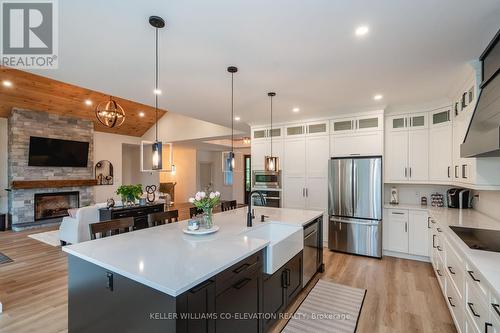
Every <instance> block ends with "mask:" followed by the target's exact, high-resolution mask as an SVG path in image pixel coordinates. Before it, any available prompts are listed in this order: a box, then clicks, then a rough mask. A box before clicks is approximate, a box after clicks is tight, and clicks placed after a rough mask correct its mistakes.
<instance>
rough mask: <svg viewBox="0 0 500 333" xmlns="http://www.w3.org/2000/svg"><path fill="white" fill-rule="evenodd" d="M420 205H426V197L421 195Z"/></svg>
mask: <svg viewBox="0 0 500 333" xmlns="http://www.w3.org/2000/svg"><path fill="white" fill-rule="evenodd" d="M420 205H422V206H427V197H426V196H423V197H421V198H420Z"/></svg>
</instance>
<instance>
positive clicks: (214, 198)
mask: <svg viewBox="0 0 500 333" xmlns="http://www.w3.org/2000/svg"><path fill="white" fill-rule="evenodd" d="M189 202H190V203H192V204H193V205H194V206H195V207H196V208H198V209H201V210H203V219H204V220H205V227H206V228H207V229H212V228H213V226H214V222H213V218H212V217H213V209H214V207H215V206H217V205H218V204H219V203H220V193H219V192H217V191H215V192H210V193H209V194H207V193H206V192H203V191H201V192H198V193H196V194H195V196H194V198H189Z"/></svg>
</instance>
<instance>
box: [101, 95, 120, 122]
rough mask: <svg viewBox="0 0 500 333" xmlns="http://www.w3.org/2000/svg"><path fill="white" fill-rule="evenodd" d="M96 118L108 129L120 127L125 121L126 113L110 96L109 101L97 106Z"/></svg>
mask: <svg viewBox="0 0 500 333" xmlns="http://www.w3.org/2000/svg"><path fill="white" fill-rule="evenodd" d="M95 116H96V118H97V120H99V122H100V123H101V124H103V125H104V126H106V127H108V128H115V127H120V126H121V125H122V124H123V122H124V121H125V111H124V110H123V108H122V107H121V106H120V104H118V103H117V102H116V101H115V100H114V99H113V97H111V96H109V100H107V101H104V102H101V103H99V104H98V105H97V107H96V108H95Z"/></svg>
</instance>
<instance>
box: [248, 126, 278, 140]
mask: <svg viewBox="0 0 500 333" xmlns="http://www.w3.org/2000/svg"><path fill="white" fill-rule="evenodd" d="M271 136H272V137H273V138H280V137H281V136H282V128H281V127H276V128H273V129H272V130H271V129H270V128H258V129H253V130H252V139H254V140H259V139H266V138H270V137H271Z"/></svg>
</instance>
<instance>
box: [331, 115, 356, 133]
mask: <svg viewBox="0 0 500 333" xmlns="http://www.w3.org/2000/svg"><path fill="white" fill-rule="evenodd" d="M330 126H331V131H332V134H350V133H353V132H354V130H355V129H356V119H355V118H339V119H335V120H332V121H331V124H330Z"/></svg>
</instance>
